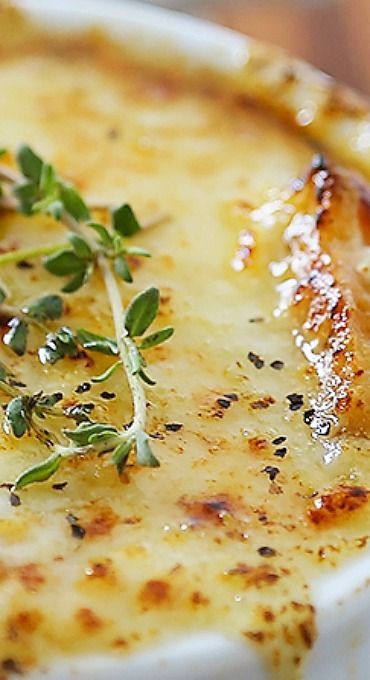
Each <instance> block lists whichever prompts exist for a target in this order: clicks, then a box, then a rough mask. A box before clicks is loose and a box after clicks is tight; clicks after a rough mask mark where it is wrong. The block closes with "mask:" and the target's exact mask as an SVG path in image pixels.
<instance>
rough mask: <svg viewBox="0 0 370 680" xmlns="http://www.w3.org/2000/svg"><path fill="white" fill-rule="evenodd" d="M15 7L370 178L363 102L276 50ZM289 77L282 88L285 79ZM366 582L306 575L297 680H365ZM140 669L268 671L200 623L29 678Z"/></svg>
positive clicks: (256, 676) (133, 14) (52, 9)
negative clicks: (245, 110)
mask: <svg viewBox="0 0 370 680" xmlns="http://www.w3.org/2000/svg"><path fill="white" fill-rule="evenodd" d="M16 4H17V5H18V6H19V7H20V8H21V9H22V10H24V11H25V12H26V14H28V15H29V16H30V17H31V18H32V19H33V20H35V21H37V22H38V23H40V24H42V25H43V26H46V27H50V28H51V29H53V30H57V31H61V32H68V33H71V32H73V31H79V30H81V29H85V28H88V27H90V26H95V25H98V26H99V28H102V29H104V30H105V31H107V33H108V34H109V35H111V36H112V37H113V38H114V39H116V40H118V41H119V42H121V41H122V43H124V44H125V45H127V44H128V45H129V46H130V49H131V48H132V50H133V51H135V49H137V45H138V43H140V50H141V56H144V59H146V58H147V59H148V62H149V63H150V61H151V60H152V59H153V55H155V57H156V59H158V60H159V61H160V60H161V59H162V56H161V55H164V54H165V55H166V58H167V59H168V55H169V54H171V53H172V52H173V54H174V55H176V56H177V57H178V58H180V59H182V60H184V61H185V62H186V63H188V64H189V66H190V67H191V68H192V69H206V68H210V69H211V70H212V72H219V73H220V75H221V76H222V78H226V79H228V80H229V81H230V84H231V86H232V87H238V88H239V90H240V91H241V92H243V93H245V95H246V96H247V97H249V98H251V99H253V98H254V99H256V100H257V101H259V102H260V103H262V104H263V105H266V104H267V106H268V107H269V108H272V109H273V110H274V113H275V114H276V115H278V116H280V117H281V118H282V119H285V120H288V122H289V123H290V124H293V125H294V126H295V127H296V128H297V129H300V130H302V134H304V135H307V136H309V137H311V138H312V139H313V140H314V141H315V142H317V143H318V144H320V145H322V146H323V147H324V148H327V149H329V151H330V152H331V153H332V154H333V156H334V157H337V158H339V159H340V160H341V161H344V162H345V163H349V164H350V165H352V166H353V167H354V168H355V169H356V170H357V171H359V172H360V173H361V172H362V173H363V174H364V175H365V176H366V177H367V178H369V177H370V112H369V109H368V107H367V103H366V102H364V101H363V100H362V99H361V98H360V97H357V95H355V94H354V93H352V92H350V91H349V90H347V89H345V88H341V87H339V86H334V84H333V83H332V81H331V80H330V78H329V77H328V76H326V75H324V74H322V73H320V72H318V71H316V70H314V69H313V68H311V67H310V66H308V65H306V64H304V63H301V62H299V61H296V60H294V59H292V58H290V57H288V56H286V55H285V54H284V53H282V52H280V51H279V50H275V49H274V48H270V47H268V46H264V45H260V44H256V43H254V42H253V41H251V40H249V39H248V38H245V37H244V36H241V35H238V34H237V33H235V32H232V31H229V30H227V29H223V28H220V27H217V26H214V25H212V24H208V23H206V22H202V21H199V20H196V19H193V18H190V17H187V16H182V15H180V14H176V13H171V12H169V11H167V10H163V9H159V8H155V7H147V6H143V5H139V4H135V3H131V2H122V3H119V2H112V1H110V0H108V1H107V0H101V2H99V1H97V0H91V1H89V0H70V1H69V2H62V1H60V2H56V1H54V2H53V3H47V2H45V1H44V0H18V1H17V3H16ZM256 64H257V65H258V67H257V68H256ZM292 74H294V75H292ZM292 78H293V81H294V82H293V84H292V85H291V86H290V88H289V90H288V91H287V90H286V87H285V86H286V82H287V79H288V80H289V79H292ZM328 102H329V104H330V105H329V104H328ZM4 136H5V134H4ZM369 582H370V555H369V556H366V555H364V554H362V556H361V558H356V559H355V560H353V561H350V562H349V563H348V564H346V565H345V566H341V567H340V568H338V569H336V570H333V571H332V572H330V573H329V575H326V576H325V577H322V578H320V579H318V580H314V581H313V582H312V584H311V592H312V603H313V605H314V607H315V609H316V617H317V626H318V636H317V639H316V642H315V644H314V647H313V649H312V650H311V651H310V653H309V656H308V659H307V662H306V664H305V666H304V669H303V672H302V673H303V674H302V678H304V680H312V679H313V678H315V677H319V678H325V679H326V680H350V679H352V678H353V680H366V679H367V678H368V674H369V673H368V652H369V645H370V587H369ZM174 616H176V613H174ZM148 676H150V677H151V678H153V680H185V679H186V680H223V679H224V678H226V677H232V678H234V680H245V679H246V678H248V680H267V678H268V677H269V675H268V674H266V671H265V670H264V669H263V667H262V663H261V660H260V658H259V656H258V654H256V653H255V651H254V649H253V648H252V647H251V646H249V645H248V644H245V643H242V642H239V641H235V640H233V639H232V637H230V638H227V637H226V636H224V635H221V634H220V635H216V634H211V633H209V632H207V630H203V631H202V630H200V631H199V632H196V634H194V633H193V634H191V635H189V636H186V637H182V638H180V639H179V640H178V641H177V642H171V643H169V644H160V645H158V646H156V647H152V648H149V649H148V650H147V651H143V652H140V653H138V652H135V653H134V654H132V655H129V656H124V657H120V658H118V657H117V656H115V657H113V656H108V655H106V656H101V655H96V656H94V655H89V656H84V657H80V658H73V659H65V660H61V661H60V662H56V663H55V664H53V665H50V664H47V665H45V667H44V668H43V667H42V668H39V669H37V670H33V671H31V672H30V673H29V674H28V675H27V677H29V679H30V680H42V679H45V680H47V679H50V680H72V678H75V679H76V680H77V679H79V678H80V679H81V680H85V679H86V680H87V679H89V680H103V678H104V679H106V680H116V679H117V680H118V679H119V678H125V680H144V678H147V677H148ZM287 680H290V679H288V678H287Z"/></svg>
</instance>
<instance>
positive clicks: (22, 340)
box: [3, 319, 28, 357]
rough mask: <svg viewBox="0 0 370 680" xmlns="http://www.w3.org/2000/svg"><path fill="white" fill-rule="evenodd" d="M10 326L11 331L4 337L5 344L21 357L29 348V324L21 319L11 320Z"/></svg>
mask: <svg viewBox="0 0 370 680" xmlns="http://www.w3.org/2000/svg"><path fill="white" fill-rule="evenodd" d="M8 326H9V330H8V331H7V333H5V335H4V337H3V343H4V345H7V346H8V347H10V349H11V350H13V352H14V353H15V354H17V355H18V356H19V357H21V356H23V354H25V352H26V348H27V337H28V324H27V323H26V322H25V321H22V320H21V319H11V320H10V321H9V324H8Z"/></svg>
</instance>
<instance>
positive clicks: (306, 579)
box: [0, 9, 370, 680]
mask: <svg viewBox="0 0 370 680" xmlns="http://www.w3.org/2000/svg"><path fill="white" fill-rule="evenodd" d="M0 35H1V40H0V91H1V97H0V120H1V140H0V141H1V146H3V147H4V148H5V149H6V153H4V154H3V155H2V157H1V158H0V163H2V169H3V172H5V171H6V172H9V174H10V176H12V173H14V176H16V175H15V173H16V172H18V167H17V164H16V160H15V159H16V152H17V149H18V148H19V146H20V145H21V144H28V145H30V146H31V147H32V148H33V149H34V150H35V151H36V152H37V154H40V156H41V157H42V158H43V159H45V160H46V161H47V162H50V163H52V164H53V166H54V167H55V168H56V170H57V172H58V174H59V176H60V177H62V178H64V179H65V180H66V181H69V182H71V183H72V184H73V185H74V186H76V187H77V189H78V191H79V192H80V194H81V195H82V196H83V197H84V199H85V201H86V202H87V203H88V204H90V205H92V206H93V210H92V213H93V217H94V220H95V221H98V222H102V223H103V224H105V225H106V224H108V222H107V220H108V217H109V215H108V211H107V209H106V206H109V205H112V206H117V205H120V204H122V203H126V202H127V203H128V204H129V205H130V206H131V207H132V209H133V210H134V212H135V214H136V215H137V216H138V220H139V222H140V221H141V222H142V223H143V224H144V223H145V222H146V223H147V224H149V225H150V223H151V222H152V223H153V224H152V225H151V226H148V228H147V229H143V230H142V231H140V232H138V233H137V234H135V237H134V238H133V239H131V240H130V245H135V247H136V248H145V249H148V250H149V251H150V253H151V255H152V257H151V258H150V259H145V258H143V257H140V256H139V253H136V254H135V253H134V252H131V254H128V255H127V262H126V264H128V266H129V267H130V269H131V271H132V274H133V278H134V281H133V283H125V282H124V281H120V282H119V291H120V295H121V298H122V302H123V304H124V306H125V307H126V306H127V304H128V303H129V302H130V300H132V298H133V297H134V296H135V295H136V294H138V293H139V292H140V291H142V290H145V289H147V288H148V287H150V286H155V287H158V289H159V290H160V305H159V312H158V315H157V318H156V319H155V320H154V323H153V326H152V328H151V332H153V331H156V330H158V329H160V328H162V327H167V326H170V327H174V329H175V332H174V335H173V337H172V338H171V339H169V340H168V342H166V343H165V344H161V345H158V346H153V347H152V348H151V349H148V351H147V353H146V355H145V357H146V360H147V363H148V371H149V373H150V376H151V377H152V378H153V380H155V382H156V384H155V385H154V386H145V394H146V399H147V424H146V432H147V433H148V435H149V441H150V443H151V448H152V451H153V454H154V455H155V457H156V458H157V459H158V460H159V461H160V467H158V468H155V467H143V466H140V465H138V464H137V460H136V458H135V447H133V449H132V451H130V453H129V457H128V460H127V465H126V467H123V466H122V467H123V469H121V473H120V474H118V472H117V469H115V467H114V466H112V465H108V462H109V461H108V460H107V458H106V456H99V455H97V454H96V452H95V451H94V450H90V449H89V450H88V451H85V452H83V453H81V455H76V456H74V457H72V458H70V459H66V460H65V461H64V462H63V464H62V465H60V467H59V469H58V470H56V471H55V474H54V475H53V476H52V477H50V479H46V480H45V481H43V482H42V483H35V484H32V485H31V484H30V485H29V486H26V488H24V489H14V487H13V489H12V490H11V486H12V484H13V483H14V480H15V479H16V478H17V477H18V476H19V474H21V473H22V472H23V470H24V469H26V468H29V466H32V465H35V464H38V463H40V462H41V461H43V460H44V459H45V458H47V456H49V454H50V448H51V449H52V448H53V443H51V444H50V445H49V447H48V446H47V445H45V443H44V442H43V441H40V439H39V438H38V437H37V432H35V431H34V430H33V429H32V428H31V429H30V431H27V428H26V431H25V432H23V433H22V436H21V433H20V432H19V431H18V432H17V437H16V436H14V428H13V429H12V427H9V412H8V414H7V416H6V415H5V416H4V424H5V432H3V430H2V433H1V437H0V448H1V454H0V481H1V482H2V489H1V494H0V546H1V548H0V550H1V552H0V584H1V585H0V678H1V680H3V679H4V678H7V677H8V675H9V676H10V675H12V673H14V672H16V673H17V672H19V673H26V672H27V670H28V669H30V668H34V667H37V666H39V665H41V664H42V665H43V666H45V665H46V666H47V664H48V662H51V661H52V660H53V659H56V658H60V657H66V656H72V655H77V654H82V655H83V654H89V653H90V652H102V653H103V652H104V653H111V654H113V655H127V654H130V653H132V652H134V651H135V650H138V649H140V648H143V647H148V648H149V647H150V646H154V645H156V644H158V643H159V642H166V641H169V640H172V639H175V638H176V637H178V636H180V635H182V634H185V633H188V632H192V631H193V632H194V631H198V630H205V631H207V630H212V631H218V632H224V633H225V634H227V635H228V636H231V637H241V638H243V639H245V641H246V644H253V645H255V646H256V647H257V648H258V649H259V650H260V652H261V654H262V655H263V656H264V658H265V660H266V664H268V665H269V666H270V667H272V668H273V669H274V673H275V674H276V677H279V678H293V677H296V674H297V677H298V676H299V673H300V669H301V666H302V662H303V661H304V658H305V655H306V652H307V650H308V649H310V648H311V647H312V646H313V644H314V642H315V635H316V628H315V611H314V608H313V606H312V604H311V598H310V583H311V582H312V581H313V580H314V579H315V578H316V577H318V576H319V575H320V574H323V573H330V571H331V570H334V569H335V568H336V567H337V566H338V565H339V564H340V563H342V562H343V560H344V559H345V558H348V557H350V556H357V555H359V554H360V553H362V552H363V551H364V550H365V549H366V546H367V541H368V537H369V530H370V506H369V502H368V501H369V493H370V489H369V487H368V480H369V473H370V458H369V442H368V436H369V432H370V425H369V422H370V421H369V411H370V396H369V395H370V392H369V383H368V380H369V379H368V369H369V362H370V355H369V330H370V329H369V318H370V317H369V314H370V236H369V234H370V232H369V228H370V200H369V189H368V187H367V186H366V183H365V180H364V179H362V178H361V177H360V175H356V174H355V173H354V171H353V170H351V171H350V170H349V169H348V167H347V168H343V167H341V158H342V159H343V157H344V156H343V155H342V156H341V154H340V149H338V155H337V157H335V158H332V157H331V155H330V153H327V152H326V151H325V149H324V151H322V150H321V152H320V154H319V153H318V149H317V148H315V146H314V145H313V144H311V142H310V141H308V140H306V139H305V138H304V137H303V136H302V134H301V132H299V131H298V132H297V131H296V130H295V129H294V128H293V126H292V127H290V126H289V125H288V124H287V123H286V122H285V123H283V122H281V121H279V120H278V118H276V119H275V118H274V117H272V116H271V115H270V114H269V113H268V112H266V111H264V110H262V109H259V108H258V106H256V104H255V103H254V104H253V102H252V101H249V100H248V99H247V98H245V97H243V96H241V95H240V93H239V92H237V91H236V90H235V91H232V90H233V88H230V87H229V86H226V85H225V87H224V86H223V84H222V83H220V82H217V79H215V78H212V77H211V75H210V74H199V73H198V74H192V75H191V74H190V75H189V73H186V72H185V70H182V69H181V68H180V67H177V68H173V66H168V68H167V69H162V68H161V67H158V68H157V69H156V68H155V67H154V66H152V67H150V66H148V65H146V66H143V65H140V64H139V63H136V62H135V60H133V59H132V58H130V57H129V56H127V55H125V53H124V51H123V50H122V49H121V48H119V47H117V46H114V45H112V44H111V43H110V42H108V40H107V39H105V38H104V37H102V36H101V35H99V34H98V33H93V32H92V33H90V34H87V35H85V36H82V37H81V36H80V37H69V38H61V37H60V36H59V37H55V36H51V35H44V34H42V33H41V32H40V33H39V32H37V30H34V29H33V28H31V27H29V26H27V25H26V24H25V23H24V22H23V21H22V20H21V19H20V18H19V17H18V16H17V15H16V14H14V13H13V12H11V11H9V12H8V11H7V10H4V9H3V10H2V11H1V10H0ZM11 36H13V37H11ZM290 77H291V78H293V75H292V74H291V75H290ZM288 80H289V79H287V87H289V83H288ZM236 89H237V88H236ZM332 106H333V107H334V97H333V101H332ZM352 113H353V112H352ZM333 115H334V116H335V112H334V113H333ZM366 163H367V164H366ZM369 168H370V160H369V159H368V161H366V155H365V154H363V157H362V170H365V173H366V172H369ZM3 186H4V187H5V189H6V191H5V193H4V194H3V198H2V199H0V201H1V203H0V205H1V213H0V229H1V232H0V248H1V253H2V254H7V253H10V254H11V253H13V254H14V253H15V252H16V251H17V250H18V249H22V251H23V249H31V250H32V249H34V248H39V247H40V246H41V247H43V246H49V245H50V246H53V245H54V244H59V243H63V242H65V241H66V229H65V227H64V226H63V225H62V224H61V223H60V222H58V221H57V220H56V219H54V218H53V217H52V216H48V215H45V214H36V215H33V216H28V215H24V214H21V213H20V212H19V211H17V210H15V209H14V204H13V201H14V199H13V198H12V195H11V194H8V193H7V188H8V185H7V184H6V183H5V184H3ZM80 245H81V244H80ZM25 252H27V250H26V251H25ZM1 257H2V256H0V263H2V266H1V268H0V280H1V289H2V290H3V291H5V293H4V296H5V299H4V300H2V302H1V306H0V314H1V331H2V338H3V342H2V344H1V348H0V352H1V356H0V360H1V362H2V363H3V364H4V365H5V366H6V367H7V370H9V371H10V372H11V377H10V378H6V379H5V378H4V379H3V378H2V377H1V376H0V378H1V380H2V381H3V382H0V388H1V389H2V398H3V402H2V403H3V405H4V410H5V409H6V408H7V406H6V405H7V404H8V403H9V400H10V399H11V397H12V396H13V397H14V395H15V394H18V395H19V394H21V395H22V394H25V393H27V394H31V395H35V394H36V395H40V392H42V394H47V395H51V394H54V395H55V394H58V408H59V407H60V408H61V409H64V413H66V412H67V410H68V409H73V408H74V407H76V406H78V405H80V404H81V403H82V404H88V406H87V410H88V411H89V409H90V412H89V416H90V418H92V419H94V421H98V422H99V423H110V424H111V425H112V427H115V428H122V426H123V425H124V424H127V423H128V424H129V423H130V420H131V417H132V410H131V409H132V406H131V396H130V391H129V389H128V387H127V383H126V380H125V377H124V374H123V373H122V371H121V370H117V371H115V372H114V373H113V374H112V375H111V376H109V377H107V380H106V381H105V382H104V383H97V382H93V381H92V378H93V377H94V376H97V375H99V374H100V375H101V374H102V373H103V372H104V371H105V370H106V369H107V368H108V367H109V366H110V365H111V364H112V358H109V357H108V356H106V355H104V354H101V353H96V352H91V351H89V349H88V348H87V349H86V345H85V346H84V347H85V349H84V350H79V351H78V352H77V353H76V354H75V355H73V356H68V355H67V356H64V358H61V360H60V361H58V362H57V363H55V364H53V365H52V364H51V363H47V362H43V363H42V362H40V361H39V357H38V352H39V349H40V346H41V345H43V344H44V343H45V334H44V332H43V329H42V328H37V327H36V328H33V327H32V329H29V334H28V339H27V340H28V341H27V348H26V349H25V350H24V351H23V352H22V351H19V350H20V349H21V350H22V347H21V348H19V345H18V348H17V344H16V343H15V345H14V330H15V325H16V324H17V323H18V322H19V320H21V321H22V318H21V319H20V317H21V316H22V314H23V315H26V312H24V311H23V312H22V311H20V312H19V313H18V312H17V310H25V309H26V310H27V309H28V310H29V309H30V303H31V302H33V301H34V300H37V299H40V297H42V296H45V295H46V294H49V295H51V294H52V295H59V294H60V288H61V285H63V283H65V280H64V279H63V280H61V279H57V278H55V276H53V275H52V273H50V272H49V271H47V270H46V269H45V267H44V263H43V260H42V258H40V257H37V258H34V257H32V253H31V254H30V256H29V257H25V258H23V259H20V260H19V259H18V260H17V261H16V260H15V259H13V260H12V259H11V257H12V256H11V257H10V259H9V261H8V263H7V262H6V258H5V261H4V258H3V260H1ZM121 273H122V271H121ZM121 278H122V277H121ZM61 296H62V311H61V312H60V314H59V316H60V319H58V320H56V319H55V318H54V319H53V316H52V315H51V320H50V317H49V319H48V320H47V321H45V322H43V323H45V325H46V326H47V327H48V332H50V333H52V332H55V331H56V330H57V329H58V328H60V327H61V326H63V327H68V328H70V329H77V328H81V327H83V328H85V329H88V330H89V331H91V332H93V333H96V334H99V335H103V336H108V337H114V328H113V321H112V314H111V311H110V309H109V305H108V301H107V296H106V291H105V287H104V282H103V277H102V274H101V272H99V271H95V272H94V273H93V274H92V276H91V278H90V280H89V281H88V282H87V283H86V284H85V285H84V286H83V287H81V288H79V289H78V290H76V291H75V292H71V293H61ZM15 319H18V322H16V321H15ZM23 321H24V318H23ZM18 325H19V324H18ZM9 334H10V335H11V339H12V342H9ZM12 343H13V346H12ZM17 349H18V351H17ZM12 350H15V351H12ZM4 385H5V388H4ZM12 389H13V390H14V392H12ZM7 390H8V391H7ZM89 405H90V406H89ZM8 411H9V408H8ZM18 415H19V414H18ZM23 415H24V414H23ZM21 416H22V414H21ZM12 417H13V421H11V423H10V424H12V423H13V425H14V414H13V416H12ZM10 420H11V418H10ZM46 421H47V423H49V420H48V419H46ZM53 422H54V421H53ZM17 423H18V425H19V424H20V421H17ZM17 423H16V424H17ZM68 425H69V423H68V422H67V423H65V422H62V425H61V428H60V432H61V431H62V427H68ZM45 427H46V426H45ZM53 427H55V426H54V424H52V425H51V430H52V429H53ZM63 436H64V435H62V437H63ZM51 439H52V435H51ZM64 443H66V442H64Z"/></svg>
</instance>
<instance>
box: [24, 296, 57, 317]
mask: <svg viewBox="0 0 370 680" xmlns="http://www.w3.org/2000/svg"><path fill="white" fill-rule="evenodd" d="M22 311H23V312H24V313H25V314H28V315H29V316H31V317H32V318H33V319H38V320H39V321H47V320H55V319H60V317H61V316H62V314H63V300H62V298H61V297H60V295H44V296H43V297H41V298H38V300H35V301H34V302H31V303H30V304H29V305H28V306H25V307H23V308H22Z"/></svg>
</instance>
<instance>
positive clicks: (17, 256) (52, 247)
mask: <svg viewBox="0 0 370 680" xmlns="http://www.w3.org/2000/svg"><path fill="white" fill-rule="evenodd" d="M67 247H69V243H52V244H49V245H47V246H37V247H35V248H20V249H19V250H10V251H9V252H8V253H3V254H2V255H0V267H2V266H4V265H6V264H16V263H17V262H22V260H30V259H32V258H34V257H42V256H43V255H51V254H52V253H56V252H58V250H61V249H62V248H67Z"/></svg>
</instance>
